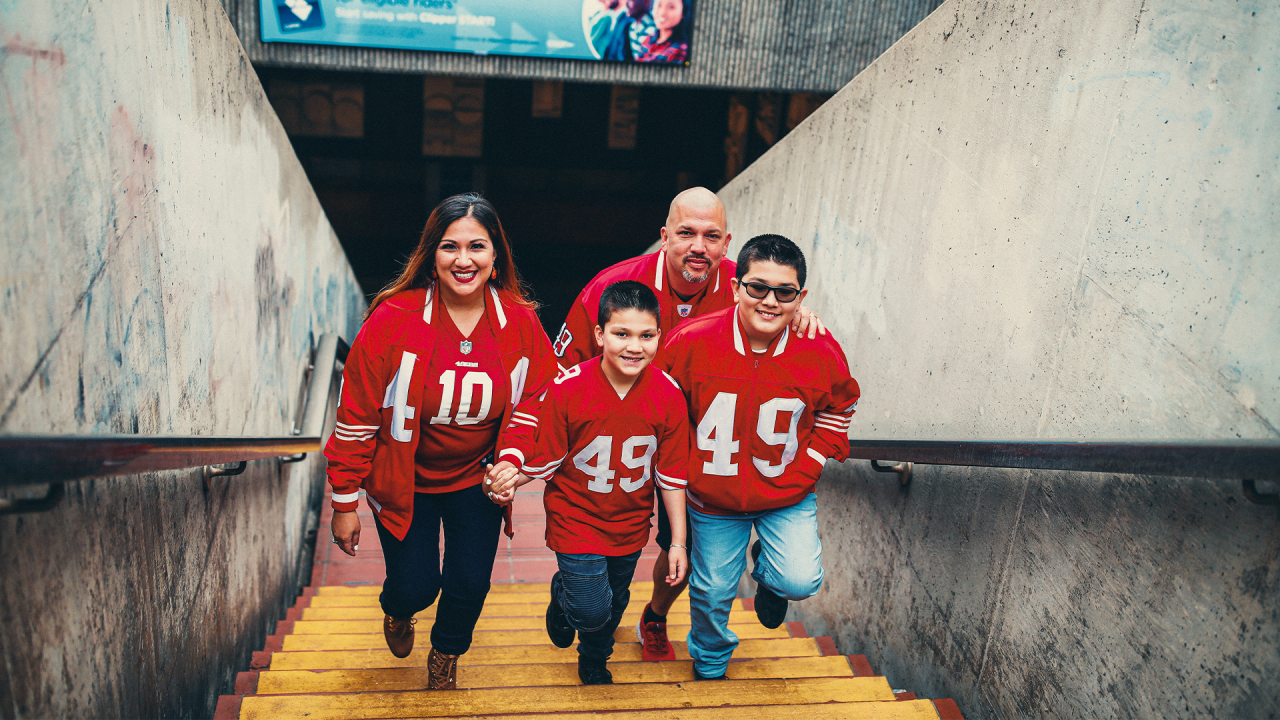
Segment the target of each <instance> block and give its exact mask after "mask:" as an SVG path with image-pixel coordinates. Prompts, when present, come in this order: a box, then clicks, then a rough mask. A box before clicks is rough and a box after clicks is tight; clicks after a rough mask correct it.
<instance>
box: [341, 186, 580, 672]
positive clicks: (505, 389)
mask: <svg viewBox="0 0 1280 720" xmlns="http://www.w3.org/2000/svg"><path fill="white" fill-rule="evenodd" d="M556 370H557V366H556V361H555V357H554V355H552V353H551V342H550V341H549V340H548V339H547V335H546V333H545V332H544V331H543V330H542V326H541V325H540V324H539V322H538V318H537V315H535V314H534V311H533V303H532V302H531V301H530V300H529V299H528V298H527V296H526V295H525V292H524V289H523V285H522V283H521V281H520V275H519V274H518V273H517V272H516V269H515V265H514V264H513V263H512V258H511V247H510V245H509V243H508V242H507V236H506V233H505V232H504V231H503V229H502V223H501V222H499V220H498V214H497V212H496V211H495V210H494V209H493V206H492V205H491V204H490V203H489V202H488V201H487V200H485V199H484V198H482V197H480V196H479V195H475V194H466V195H455V196H453V197H450V198H448V199H446V200H444V201H443V202H441V203H440V204H439V205H438V206H436V208H435V210H433V211H432V212H431V216H430V217H429V218H428V219H427V224H426V227H425V228H424V229H423V231H422V237H421V238H420V239H419V241H418V245H417V248H415V249H414V251H413V254H412V255H410V257H409V261H408V262H407V263H405V267H404V270H403V271H402V272H401V273H400V276H399V277H398V278H396V280H395V281H393V282H392V283H391V284H390V285H388V286H387V287H386V289H384V290H383V291H382V292H380V293H378V295H377V297H375V298H374V300H373V303H371V304H370V307H369V313H368V315H367V316H366V318H365V322H364V326H363V327H361V328H360V333H359V334H358V335H357V336H356V339H355V342H353V343H352V344H351V352H350V354H349V355H348V357H347V363H346V367H345V369H344V370H343V386H342V393H341V394H342V397H341V402H340V404H339V406H338V411H337V415H338V418H337V426H336V429H335V430H334V433H333V437H332V438H331V439H330V440H329V444H328V446H327V447H326V448H325V456H326V457H327V458H328V460H329V482H330V484H332V485H333V508H334V514H333V537H334V542H335V543H337V544H338V545H339V546H340V547H341V548H342V550H343V551H344V552H346V553H347V554H349V555H355V554H356V551H357V550H358V548H359V545H360V529H361V528H360V520H359V517H358V516H357V515H356V512H355V510H356V507H357V504H358V502H359V498H360V491H361V490H363V491H364V492H365V495H366V499H367V501H368V503H369V506H370V507H371V508H372V509H373V511H374V525H375V527H376V529H377V532H378V537H379V539H380V540H381V543H382V552H383V557H384V560H385V561H386V567H387V579H386V582H385V583H384V584H383V586H382V595H381V596H380V598H379V600H380V602H381V605H382V610H383V612H384V613H385V614H386V617H385V619H384V620H383V634H384V636H385V638H386V641H387V646H388V647H389V648H390V650H391V652H392V653H393V654H395V655H396V656H397V657H406V656H408V655H409V653H410V652H412V651H413V641H414V627H413V626H414V623H415V622H416V621H415V620H414V615H416V614H417V613H419V612H421V611H423V610H425V609H426V608H427V607H429V606H430V605H431V604H432V603H433V602H435V600H436V597H437V596H439V597H440V606H439V608H438V609H437V611H436V621H435V624H434V626H433V627H432V629H431V654H430V655H429V657H428V658H427V666H428V668H429V671H430V672H429V676H428V680H427V687H428V688H430V689H453V688H454V687H455V686H456V680H457V678H456V670H457V662H458V656H459V655H462V654H463V653H465V652H466V651H467V650H468V649H469V648H470V646H471V637H472V632H473V631H474V630H475V625H476V620H477V619H478V618H479V617H480V610H481V608H483V606H484V600H485V596H486V595H487V594H488V592H489V578H490V575H491V574H492V572H493V560H494V555H495V553H496V552H497V547H498V532H499V528H500V527H501V524H502V519H503V517H504V515H505V516H506V517H507V522H508V534H510V532H511V531H510V514H509V512H506V511H505V510H504V508H503V507H502V506H501V505H499V504H497V500H494V497H493V493H488V494H486V493H485V492H484V490H483V488H482V484H481V483H482V480H483V479H484V474H485V470H486V467H487V466H488V465H489V464H490V463H492V457H493V451H494V448H495V446H496V445H497V443H498V439H499V436H500V435H502V434H503V433H504V428H507V427H508V426H509V425H511V417H512V412H513V408H514V406H515V405H516V404H517V403H518V402H520V401H521V400H524V399H527V398H528V397H530V396H532V395H533V394H535V393H537V392H540V391H541V389H542V387H543V386H544V385H546V384H547V383H548V382H550V380H551V379H552V377H554V375H555V373H556ZM427 413H433V414H430V415H428V414H427ZM491 500H494V502H490V501H491ZM442 527H443V529H444V558H443V570H442V568H441V558H440V531H441V528H442Z"/></svg>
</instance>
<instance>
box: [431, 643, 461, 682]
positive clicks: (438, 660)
mask: <svg viewBox="0 0 1280 720" xmlns="http://www.w3.org/2000/svg"><path fill="white" fill-rule="evenodd" d="M427 689H428V690H457V689H458V656H457V655H445V654H444V653H442V652H436V649H435V648H431V654H430V655H428V656H427Z"/></svg>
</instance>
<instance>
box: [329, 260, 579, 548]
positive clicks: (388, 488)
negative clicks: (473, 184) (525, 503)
mask: <svg viewBox="0 0 1280 720" xmlns="http://www.w3.org/2000/svg"><path fill="white" fill-rule="evenodd" d="M486 290H487V292H486V297H485V306H486V307H485V311H486V313H488V317H489V321H490V323H491V324H492V326H493V328H494V332H495V334H496V336H497V340H498V349H499V352H501V354H502V365H503V369H504V370H505V371H506V373H507V382H508V387H507V390H508V395H509V397H510V402H509V403H507V405H506V407H504V408H503V409H502V425H501V427H503V428H506V427H507V426H508V425H509V424H510V421H511V413H512V410H513V409H514V407H515V405H517V404H519V403H520V402H521V401H522V400H525V399H527V398H529V397H531V396H533V395H535V394H536V393H538V392H541V390H542V389H543V387H544V386H545V385H546V384H547V383H549V382H550V381H551V380H552V379H553V378H554V377H555V375H556V373H557V372H558V367H557V365H556V359H555V356H554V355H552V353H551V341H550V340H548V339H547V334H546V332H545V331H544V330H543V329H542V325H541V324H539V322H538V316H537V315H536V314H535V313H534V312H533V310H531V309H529V308H527V307H524V306H522V305H519V304H517V303H516V302H515V301H514V299H513V298H512V297H511V296H510V294H508V293H507V292H505V291H503V290H498V289H496V288H494V287H493V286H492V285H490V286H489V287H488V288H486ZM431 292H432V289H431V288H428V289H418V290H406V291H404V292H401V293H397V294H395V295H393V296H391V297H390V298H388V299H387V300H385V301H384V302H383V303H382V304H381V305H379V306H378V307H377V309H375V310H374V311H373V314H372V315H370V316H369V319H367V320H365V323H364V325H363V326H362V327H361V328H360V332H359V333H358V334H357V335H356V339H355V341H354V342H352V343H351V352H350V353H349V354H348V355H347V362H346V367H345V369H344V370H343V371H342V389H341V391H340V392H339V401H338V411H337V420H338V422H337V427H336V429H335V430H334V433H333V436H332V437H330V438H329V443H328V445H326V446H325V451H324V454H325V457H326V458H328V460H329V484H330V485H332V486H333V509H334V510H338V511H342V512H346V511H351V510H355V509H356V501H357V500H358V498H359V490H360V489H361V488H363V489H364V491H365V493H366V494H367V495H368V498H369V505H370V506H371V507H372V508H373V510H374V512H376V513H377V514H378V519H379V520H381V521H382V524H383V525H385V526H386V528H387V530H389V531H391V534H392V535H395V536H396V537H397V538H399V539H404V536H405V533H406V532H408V531H409V524H410V522H412V520H413V492H414V452H415V450H416V449H417V447H418V432H419V430H420V425H421V424H422V423H425V422H427V420H428V419H430V417H431V413H432V409H430V408H423V407H422V396H423V393H424V390H425V385H426V378H425V377H424V376H425V374H426V372H427V368H428V367H429V366H430V364H431V363H430V360H431V352H432V349H433V348H434V347H435V341H436V329H435V328H434V327H432V324H431V322H432V318H431V315H432V303H431ZM506 432H507V431H506V430H505V429H504V430H503V431H502V433H506ZM501 442H502V434H500V435H499V443H501Z"/></svg>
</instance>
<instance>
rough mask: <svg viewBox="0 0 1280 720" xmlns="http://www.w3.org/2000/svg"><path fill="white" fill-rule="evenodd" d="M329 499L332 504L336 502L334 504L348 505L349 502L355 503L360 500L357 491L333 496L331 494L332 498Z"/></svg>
mask: <svg viewBox="0 0 1280 720" xmlns="http://www.w3.org/2000/svg"><path fill="white" fill-rule="evenodd" d="M330 499H331V500H333V502H336V503H349V502H355V501H357V500H359V499H360V491H359V490H357V491H355V492H351V493H334V494H333V497H332V498H330Z"/></svg>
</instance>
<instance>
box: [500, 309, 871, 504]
mask: <svg viewBox="0 0 1280 720" xmlns="http://www.w3.org/2000/svg"><path fill="white" fill-rule="evenodd" d="M654 365H656V366H657V367H658V368H660V369H662V370H665V371H666V372H667V373H669V374H670V375H671V376H672V377H674V378H675V379H676V382H678V383H680V387H681V388H682V389H683V390H684V395H685V398H686V399H687V400H688V402H689V420H690V424H691V425H692V426H693V428H694V433H693V435H694V441H693V447H692V448H691V449H690V451H689V460H690V462H689V487H688V497H689V502H690V503H691V504H692V505H693V507H694V508H696V509H697V510H699V511H701V512H705V513H712V514H716V515H726V514H733V513H749V512H759V511H761V510H772V509H774V508H780V507H790V506H792V505H795V504H796V503H798V502H800V501H801V500H803V499H804V498H805V496H806V495H808V494H809V493H811V492H813V489H814V487H815V486H816V485H817V482H818V478H819V476H821V475H822V468H823V466H824V464H825V463H826V461H827V458H835V459H836V460H839V461H844V459H845V458H847V457H848V456H849V435H848V432H849V423H850V422H851V421H852V419H853V412H854V408H855V407H857V405H858V396H859V393H860V391H859V389H858V381H857V380H854V379H853V378H852V377H850V375H849V363H848V361H846V360H845V356H844V351H843V350H842V349H841V348H840V345H839V344H838V343H836V341H835V339H834V338H832V337H831V335H830V334H828V335H826V336H818V337H817V338H815V339H813V340H808V339H806V338H803V337H799V336H797V335H795V334H793V333H792V332H791V329H790V328H786V329H784V330H783V331H782V333H780V334H779V335H778V337H777V338H775V339H774V341H773V343H771V344H770V345H769V347H768V348H766V349H765V350H764V352H761V353H755V352H752V350H751V344H750V343H749V342H748V341H747V337H746V333H745V332H744V331H743V329H742V327H741V325H740V324H739V320H738V309H737V307H731V308H725V309H724V310H720V311H718V312H713V313H711V314H709V315H704V316H702V317H699V318H695V319H693V320H689V321H686V322H685V323H683V324H682V325H681V326H680V327H679V328H677V329H676V331H675V332H673V333H672V334H671V338H670V340H668V341H667V344H666V346H665V347H664V349H663V351H662V353H660V354H659V355H658V358H657V360H655V361H654ZM504 447H505V446H504Z"/></svg>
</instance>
